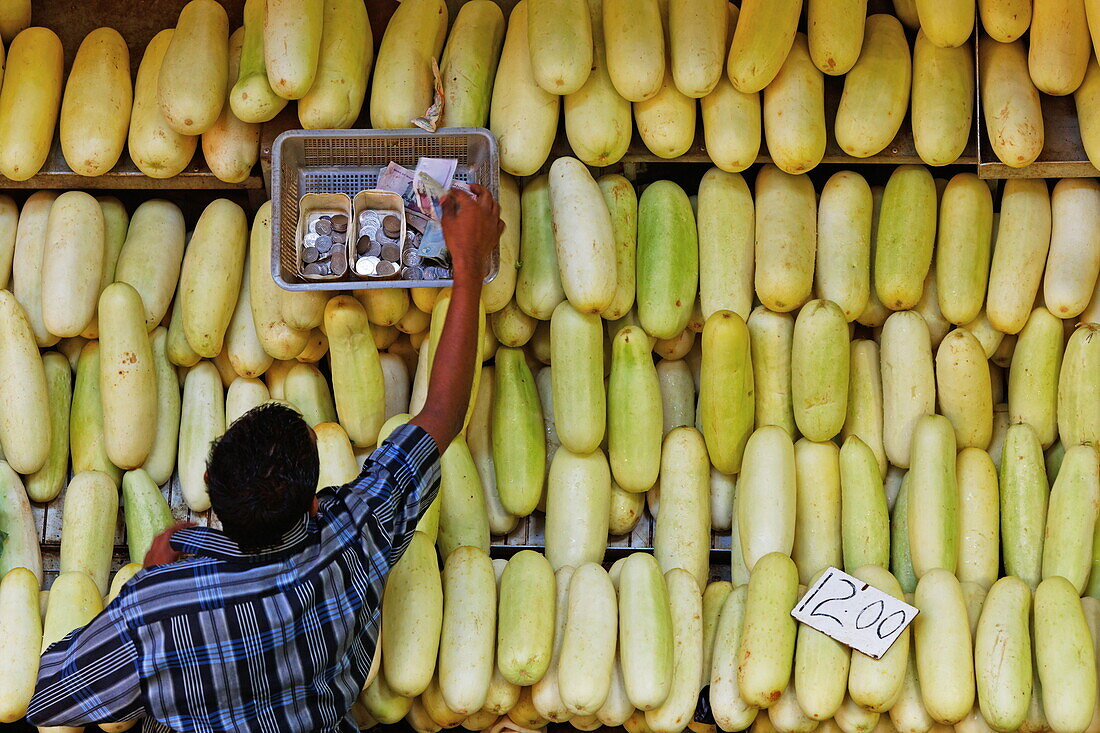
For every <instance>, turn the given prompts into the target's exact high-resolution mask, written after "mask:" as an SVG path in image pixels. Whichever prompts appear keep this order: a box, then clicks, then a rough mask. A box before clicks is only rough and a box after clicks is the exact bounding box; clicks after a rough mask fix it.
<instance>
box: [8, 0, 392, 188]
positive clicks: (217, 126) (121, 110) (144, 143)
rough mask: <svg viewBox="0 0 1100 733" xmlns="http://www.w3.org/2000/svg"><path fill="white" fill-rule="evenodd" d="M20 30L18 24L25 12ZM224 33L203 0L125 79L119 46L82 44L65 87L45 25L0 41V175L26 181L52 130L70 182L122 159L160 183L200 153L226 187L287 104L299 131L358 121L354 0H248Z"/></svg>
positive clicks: (361, 50)
mask: <svg viewBox="0 0 1100 733" xmlns="http://www.w3.org/2000/svg"><path fill="white" fill-rule="evenodd" d="M27 11H28V12H27V17H26V19H25V20H26V23H29V7H28V8H27ZM244 16H245V17H244V26H243V27H241V28H239V29H237V30H236V32H234V33H232V34H230V32H229V30H230V29H229V19H228V17H227V15H226V12H225V9H224V8H223V7H222V5H221V4H220V3H218V2H216V1H215V0H192V2H189V3H188V4H187V5H186V6H185V7H184V8H183V10H182V11H181V12H180V15H179V20H178V22H177V24H176V27H175V28H169V29H166V30H163V31H161V32H160V33H157V34H156V35H155V36H154V37H153V38H152V40H150V41H149V43H148V45H147V46H146V48H145V52H144V54H143V56H142V59H141V63H140V64H139V66H138V69H137V76H136V79H134V81H133V82H131V78H130V56H129V51H128V49H127V45H126V41H125V40H124V39H123V37H122V36H121V35H120V34H119V33H118V31H116V30H114V29H112V28H98V29H96V30H94V31H92V32H91V33H89V34H88V35H87V37H85V39H84V41H83V42H82V43H81V44H80V47H79V49H78V50H77V52H76V56H75V57H74V59H73V63H72V69H71V70H70V72H69V76H68V79H65V78H64V65H65V64H64V60H65V59H64V50H63V49H62V46H61V41H60V39H59V38H58V37H57V34H55V33H54V32H53V31H52V30H50V29H48V28H41V27H28V28H25V29H23V30H22V31H20V32H19V33H18V35H16V36H15V37H14V39H13V40H12V41H11V46H10V47H9V48H8V52H7V69H6V73H5V74H4V77H3V78H4V84H3V87H2V89H0V174H2V175H4V176H6V177H8V178H10V179H13V180H26V179H28V178H30V177H32V176H34V175H35V174H36V173H38V172H39V170H40V169H41V168H42V165H43V164H44V163H45V161H46V158H47V156H48V155H49V152H50V147H51V145H52V143H53V137H54V129H55V127H57V126H58V125H59V126H60V139H61V150H62V153H63V154H64V157H65V161H66V163H67V164H68V165H69V167H70V168H71V169H72V170H73V171H74V172H76V173H78V174H80V175H83V176H99V175H103V174H104V173H107V172H108V171H110V170H111V169H112V168H114V167H115V165H116V164H117V163H118V161H119V159H120V158H121V156H122V153H123V151H124V150H128V152H129V156H130V159H131V160H132V161H133V163H134V165H135V166H137V168H138V169H139V170H140V171H141V172H142V173H144V174H145V175H147V176H149V177H151V178H171V177H173V176H176V175H178V174H180V173H181V172H183V171H184V170H185V169H186V168H187V166H188V165H189V164H190V163H191V161H192V158H193V157H194V155H195V151H196V149H198V147H199V143H200V140H201V145H202V153H203V157H204V158H205V160H206V163H207V165H208V166H209V168H210V170H211V172H212V173H213V174H214V175H215V176H217V177H218V178H219V179H221V180H223V181H227V182H231V183H239V182H241V181H243V180H245V178H247V177H248V175H249V174H250V172H251V171H252V168H253V166H255V164H256V161H257V160H258V158H259V152H260V123H263V122H267V121H268V120H271V119H273V118H274V117H275V115H276V114H278V113H279V112H280V111H281V110H282V109H283V107H285V106H286V104H287V101H288V100H292V99H293V100H298V116H299V119H300V120H301V123H302V125H303V126H304V127H308V128H317V127H350V126H351V125H352V124H353V123H354V122H355V120H356V118H357V117H358V116H359V111H360V109H361V107H362V104H363V97H364V94H365V93H366V88H367V81H368V78H369V75H370V67H371V61H372V59H373V53H374V47H373V45H372V42H371V31H370V24H369V22H368V20H367V11H366V6H365V5H364V4H363V3H362V2H361V0H329V1H328V2H322V0H308V2H299V1H298V0H283V1H278V0H271V2H265V0H248V2H247V3H246V4H245V12H244Z"/></svg>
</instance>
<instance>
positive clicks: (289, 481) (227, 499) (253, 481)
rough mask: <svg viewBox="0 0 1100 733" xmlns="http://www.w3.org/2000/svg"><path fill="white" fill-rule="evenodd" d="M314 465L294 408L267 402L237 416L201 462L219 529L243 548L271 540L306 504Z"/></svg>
mask: <svg viewBox="0 0 1100 733" xmlns="http://www.w3.org/2000/svg"><path fill="white" fill-rule="evenodd" d="M318 466H319V464H318V458H317V446H316V444H315V441H314V438H313V434H312V431H311V430H310V428H309V426H308V425H307V424H306V422H305V420H303V419H302V417H301V416H300V415H299V414H298V413H296V412H295V411H294V410H292V409H290V408H289V407H286V406H285V405H280V404H274V403H272V404H266V405H260V406H259V407H257V408H255V409H253V410H250V411H249V412H247V413H245V414H244V415H242V416H241V417H239V418H238V419H237V420H236V421H235V422H234V423H233V424H232V425H231V426H230V427H229V429H228V430H227V431H225V435H223V436H222V437H221V438H220V439H218V441H217V442H215V443H214V446H213V447H212V448H211V449H210V458H209V460H208V461H207V464H206V485H207V488H208V489H209V491H210V505H211V507H212V508H213V510H214V512H215V513H216V514H217V515H218V518H219V519H220V520H221V522H222V529H223V531H224V532H225V533H226V534H227V535H229V537H230V538H232V539H233V540H236V542H237V543H238V544H239V545H241V546H242V547H246V548H256V547H263V546H265V545H270V544H273V543H274V542H276V541H277V540H278V539H279V537H280V536H282V535H283V534H284V533H285V532H286V531H287V530H288V529H290V528H291V527H292V526H293V525H294V523H295V522H297V521H298V520H299V519H301V518H302V515H303V514H305V513H306V512H307V511H309V509H310V507H311V506H312V504H313V497H314V493H315V491H316V488H317V474H318V470H319V468H318Z"/></svg>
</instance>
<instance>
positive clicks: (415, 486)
mask: <svg viewBox="0 0 1100 733" xmlns="http://www.w3.org/2000/svg"><path fill="white" fill-rule="evenodd" d="M471 189H472V190H473V192H474V194H475V196H476V198H475V197H474V196H470V195H468V194H466V193H463V192H460V191H452V192H451V193H450V194H449V195H448V196H447V197H446V198H445V200H444V202H443V230H444V235H445V237H446V240H447V242H448V244H449V245H450V251H451V257H452V260H453V264H454V288H453V290H452V293H451V303H450V306H449V308H448V314H447V322H446V327H445V328H444V329H443V332H442V335H441V337H440V342H439V346H438V349H437V352H436V357H435V362H434V365H433V368H432V374H431V380H430V384H429V387H428V396H427V400H426V402H425V406H424V409H423V410H422V411H421V412H420V414H418V415H417V416H416V417H414V418H413V419H412V420H411V421H410V422H409V424H408V425H407V426H402V427H399V428H398V429H397V430H395V431H394V432H393V434H392V435H391V436H390V437H389V438H388V439H387V440H386V441H385V442H384V443H383V444H382V445H381V446H379V448H378V449H377V450H376V451H375V452H374V453H373V454H372V455H371V456H370V458H368V459H367V462H366V464H365V466H364V467H363V471H362V473H361V474H360V475H359V477H358V478H357V479H356V480H355V481H354V482H352V483H351V484H348V485H347V486H343V487H339V488H327V489H324V490H322V491H321V492H320V493H318V494H316V496H315V494H314V489H315V487H316V483H317V474H318V458H317V448H316V445H315V442H314V436H313V435H312V430H311V429H310V428H309V427H308V426H307V425H306V423H305V422H304V421H303V420H302V419H301V417H299V416H298V415H297V413H295V412H293V411H292V410H290V409H288V408H285V407H282V406H279V405H266V406H262V407H259V408H256V409H255V410H253V411H252V412H250V413H248V414H247V415H245V416H243V417H241V418H240V419H239V420H238V421H237V422H235V423H234V424H233V426H232V427H230V429H229V430H228V431H226V433H225V435H224V437H222V438H221V439H220V440H219V441H218V442H217V443H216V444H215V446H214V447H213V449H212V450H211V454H210V460H209V463H208V470H207V485H208V486H209V489H210V501H211V505H212V507H213V509H214V511H215V512H216V513H217V515H218V517H219V518H220V519H221V522H222V526H223V530H222V531H217V530H214V529H208V528H205V527H176V528H173V529H172V530H169V531H168V532H166V533H165V534H163V535H161V536H160V537H158V538H157V541H156V542H154V545H153V548H152V549H151V550H150V553H149V556H148V557H147V558H146V569H144V570H142V571H141V572H140V573H138V574H137V575H136V576H135V577H134V578H133V580H131V581H130V582H129V583H128V584H127V585H126V586H125V588H124V589H123V591H122V593H121V594H120V595H119V597H118V598H117V599H116V600H115V601H114V602H113V603H112V604H111V605H110V606H108V607H107V608H106V609H105V610H104V611H103V613H101V614H100V615H99V616H97V617H96V618H95V619H93V620H92V622H91V623H90V624H88V625H87V626H86V627H84V628H83V629H78V630H76V631H74V632H73V633H72V634H70V635H69V636H67V637H66V638H65V639H63V640H61V641H59V642H57V643H56V644H54V645H53V646H51V647H50V648H49V650H47V651H46V653H45V654H44V655H43V657H42V666H41V670H40V672H39V678H38V686H37V689H36V690H35V694H34V698H33V699H32V700H31V705H30V711H29V713H28V715H27V720H28V721H29V722H30V723H32V724H33V725H38V726H83V725H90V724H93V723H99V722H122V721H127V720H134V719H136V718H139V717H142V716H144V718H145V722H144V724H143V727H142V729H141V730H143V731H179V732H180V733H191V732H192V731H196V732H203V733H205V732H207V731H265V732H266V731H272V732H275V733H289V732H292V731H301V732H302V733H307V732H308V733H314V732H315V731H354V730H357V727H356V726H355V724H354V721H353V719H352V718H351V716H350V713H349V710H350V708H351V705H352V703H353V702H354V701H355V699H356V697H357V695H358V694H359V691H360V689H361V688H362V686H363V684H364V683H365V682H366V679H367V672H368V670H369V668H370V663H371V659H372V658H373V656H374V651H375V644H376V640H377V633H378V620H379V612H380V604H381V594H382V587H383V584H384V582H385V579H386V574H387V573H388V572H389V570H390V568H392V567H393V565H394V563H396V562H397V560H398V559H399V558H400V557H401V553H402V552H403V551H404V549H405V547H406V546H407V545H408V542H409V540H410V538H411V537H412V533H413V531H414V529H415V527H416V523H417V521H418V520H419V518H420V516H421V514H422V513H423V512H424V510H425V509H426V508H427V507H428V505H429V504H430V503H431V502H432V500H433V499H434V498H435V496H436V492H437V490H438V487H439V455H440V453H441V451H443V450H444V449H445V448H446V447H447V445H448V444H450V442H451V440H452V439H453V438H454V437H455V436H456V435H457V434H458V433H459V431H460V430H461V428H462V423H463V418H464V416H465V413H466V407H467V405H468V403H469V400H470V389H471V385H472V382H473V369H474V366H475V364H476V360H477V354H478V349H479V348H480V341H479V339H478V301H479V299H480V297H481V285H482V281H483V279H484V276H485V273H486V263H487V262H488V260H489V255H490V253H491V252H492V250H493V248H494V247H495V246H496V243H497V241H498V238H499V235H500V231H501V229H503V224H502V223H501V222H500V218H499V208H498V206H497V204H496V203H495V202H494V201H493V200H492V197H491V196H490V195H489V194H488V193H487V192H486V191H485V190H484V189H482V188H480V187H478V186H471ZM181 554H187V555H192V556H193V557H190V558H188V559H185V560H179V557H180V555H181Z"/></svg>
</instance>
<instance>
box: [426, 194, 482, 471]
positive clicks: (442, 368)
mask: <svg viewBox="0 0 1100 733" xmlns="http://www.w3.org/2000/svg"><path fill="white" fill-rule="evenodd" d="M470 188H471V190H472V191H473V192H474V194H475V195H476V196H477V198H476V199H475V198H474V197H473V196H470V195H469V194H467V193H466V192H464V191H459V190H452V191H451V192H450V193H449V194H447V197H446V198H445V199H443V235H444V238H445V239H446V241H447V248H448V250H449V251H450V253H451V262H452V265H453V268H454V286H453V288H452V289H451V302H450V304H449V306H448V308H447V320H446V322H445V324H444V327H443V332H442V334H441V335H440V337H439V344H438V345H437V346H436V350H435V358H434V361H433V362H432V372H431V375H430V379H429V381H428V396H427V399H426V400H425V401H424V408H423V409H422V410H421V411H420V412H419V413H418V414H417V415H416V416H415V417H414V418H413V419H412V420H410V423H411V424H413V425H419V426H420V427H421V428H423V429H424V430H425V431H426V432H427V433H428V434H429V435H431V436H432V438H434V439H435V442H436V445H438V446H439V452H440V453H443V452H444V451H445V450H447V446H448V445H450V444H451V441H452V440H454V438H455V436H456V435H458V434H459V432H460V431H461V430H462V423H463V421H464V420H465V417H466V408H467V406H468V405H469V403H470V390H471V388H472V387H473V381H474V368H475V367H476V365H477V360H478V358H479V352H480V349H481V341H480V339H479V338H478V321H479V307H478V302H479V301H480V299H481V286H482V283H483V282H484V280H485V275H486V273H487V266H488V263H489V258H490V255H491V254H492V252H493V248H494V247H496V244H497V241H498V240H499V239H500V232H501V230H502V229H503V228H504V224H503V222H501V220H500V207H499V206H498V205H497V203H496V202H495V201H494V200H493V198H492V196H491V195H490V194H489V192H488V191H486V190H485V189H484V188H482V187H480V186H476V185H475V186H470Z"/></svg>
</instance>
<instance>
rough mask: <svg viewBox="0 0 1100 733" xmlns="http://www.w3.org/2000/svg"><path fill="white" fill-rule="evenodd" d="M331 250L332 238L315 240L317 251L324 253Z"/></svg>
mask: <svg viewBox="0 0 1100 733" xmlns="http://www.w3.org/2000/svg"><path fill="white" fill-rule="evenodd" d="M331 249H332V237H327V236H326V237H318V238H317V251H318V252H321V253H326V252H328V251H329V250H331Z"/></svg>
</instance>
